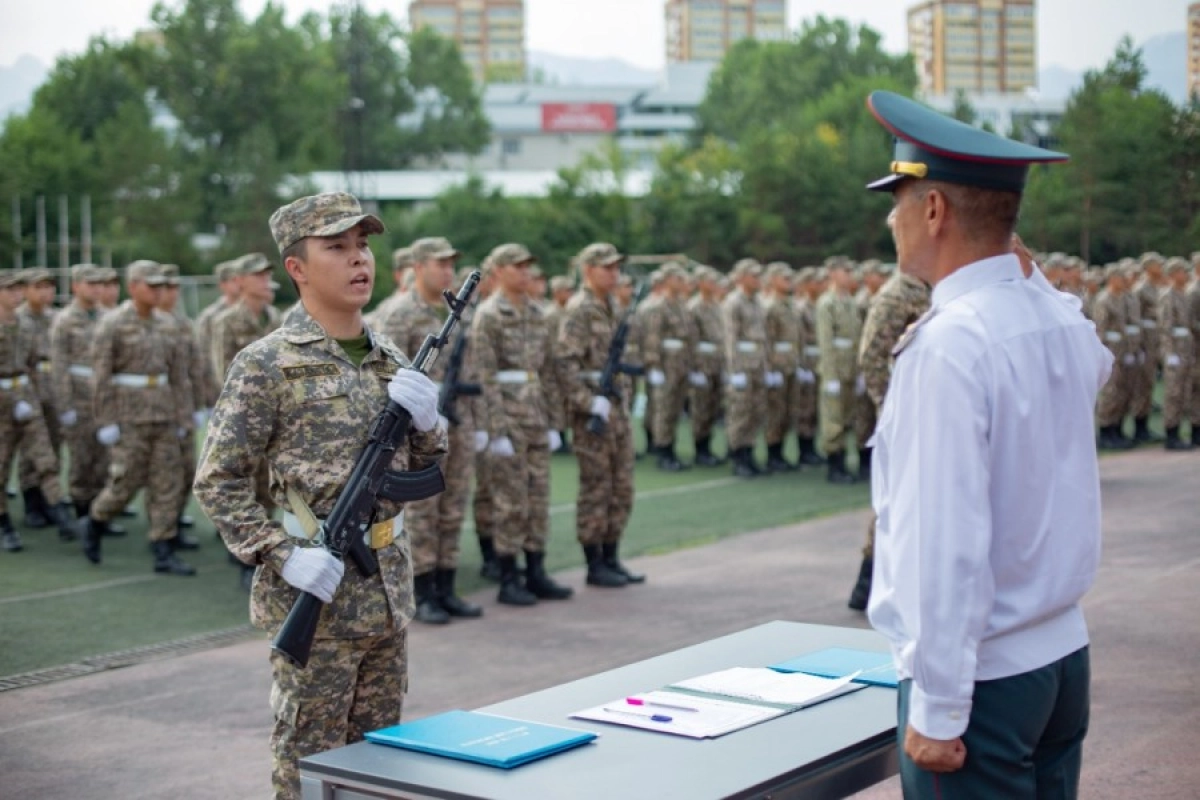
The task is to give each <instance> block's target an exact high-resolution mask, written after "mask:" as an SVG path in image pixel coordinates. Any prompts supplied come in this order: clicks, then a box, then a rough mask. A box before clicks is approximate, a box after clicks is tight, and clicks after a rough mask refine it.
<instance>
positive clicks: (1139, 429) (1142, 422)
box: [1133, 417, 1162, 444]
mask: <svg viewBox="0 0 1200 800" xmlns="http://www.w3.org/2000/svg"><path fill="white" fill-rule="evenodd" d="M1161 441H1162V437H1161V436H1159V435H1157V434H1155V433H1151V431H1150V418H1149V417H1137V418H1136V419H1134V421H1133V442H1134V444H1154V443H1157V442H1161Z"/></svg>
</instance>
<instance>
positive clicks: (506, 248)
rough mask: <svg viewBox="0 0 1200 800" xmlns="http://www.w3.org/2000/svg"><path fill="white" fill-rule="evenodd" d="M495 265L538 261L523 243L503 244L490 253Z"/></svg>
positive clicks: (501, 265)
mask: <svg viewBox="0 0 1200 800" xmlns="http://www.w3.org/2000/svg"><path fill="white" fill-rule="evenodd" d="M488 261H491V262H492V266H493V267H511V266H513V265H514V264H533V263H534V262H536V261H537V259H536V258H534V257H533V254H532V253H530V252H529V250H528V248H526V247H525V245H523V244H511V243H510V244H502V245H500V246H498V247H496V248H494V249H493V250H492V252H491V253H489V254H488Z"/></svg>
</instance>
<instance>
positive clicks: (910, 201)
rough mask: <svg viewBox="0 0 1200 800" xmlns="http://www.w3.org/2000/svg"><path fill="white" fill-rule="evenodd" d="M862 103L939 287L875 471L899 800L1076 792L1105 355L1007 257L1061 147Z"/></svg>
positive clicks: (924, 112) (899, 235)
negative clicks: (1041, 166)
mask: <svg viewBox="0 0 1200 800" xmlns="http://www.w3.org/2000/svg"><path fill="white" fill-rule="evenodd" d="M868 106H869V107H870V109H871V111H872V113H873V114H874V115H875V117H876V118H877V119H878V120H879V122H880V123H881V124H882V125H883V126H884V127H885V128H887V129H888V130H889V131H890V132H891V133H892V134H894V135H895V136H896V148H895V160H894V161H893V162H892V165H891V173H892V174H891V175H889V176H887V177H885V178H883V179H881V180H879V181H876V182H875V183H872V184H871V185H870V186H869V187H868V188H870V189H874V190H877V191H889V192H891V193H892V195H893V200H894V207H893V209H892V212H891V214H890V215H889V217H888V224H889V226H890V227H891V229H892V235H893V238H894V239H895V242H896V250H897V255H898V259H899V265H900V269H902V270H904V271H905V272H907V273H909V274H911V275H913V276H914V277H916V278H919V279H920V280H922V281H925V282H926V283H928V284H930V285H931V286H933V297H932V307H931V309H930V311H929V312H928V313H927V314H925V316H923V317H921V318H920V319H919V320H918V321H917V322H916V323H915V324H914V325H913V326H912V327H911V328H910V329H909V331H908V332H907V333H906V334H905V335H904V336H903V337H902V338H901V340H900V341H899V343H898V344H897V345H896V349H895V351H894V353H895V368H894V371H893V373H892V382H891V386H890V388H889V392H888V395H887V398H886V399H885V401H884V405H883V408H882V409H881V412H880V419H879V424H878V428H877V432H876V435H875V438H874V448H875V455H874V458H873V467H874V469H873V472H872V476H871V488H872V501H873V504H874V506H875V512H876V513H877V514H878V516H879V521H878V523H877V527H876V550H875V568H874V589H873V591H872V594H871V601H870V605H869V606H868V615H869V617H870V620H871V624H872V625H873V626H874V627H875V628H876V629H877V630H878V631H880V632H881V633H882V634H884V635H885V636H886V637H887V638H888V639H889V641H890V642H891V644H892V652H893V655H894V657H895V660H896V665H897V669H898V671H899V674H900V677H901V679H902V680H901V685H900V710H899V726H898V734H899V739H900V749H901V757H900V762H901V768H900V771H901V776H902V783H903V787H904V795H905V797H906V798H934V797H937V798H944V799H945V800H952V799H954V798H967V797H969V798H1049V797H1053V798H1070V797H1075V796H1076V794H1077V792H1078V784H1079V769H1080V757H1081V752H1082V744H1083V738H1084V736H1085V735H1086V733H1087V724H1088V708H1089V701H1088V686H1089V671H1088V632H1087V626H1086V624H1085V622H1084V619H1083V613H1082V611H1081V610H1080V607H1079V601H1080V598H1082V597H1083V595H1084V593H1086V592H1087V590H1088V589H1089V587H1090V586H1091V584H1092V581H1093V579H1094V577H1095V573H1096V566H1097V563H1098V561H1099V557H1100V478H1099V469H1098V465H1097V461H1096V447H1095V440H1094V435H1093V430H1092V409H1093V407H1094V404H1095V401H1096V395H1097V393H1098V392H1099V390H1100V387H1101V386H1103V385H1104V383H1105V381H1106V380H1107V379H1108V376H1109V372H1110V369H1111V366H1112V359H1111V356H1110V355H1109V353H1108V351H1107V349H1105V348H1104V346H1103V345H1102V344H1101V343H1100V341H1099V338H1098V337H1097V336H1096V334H1095V331H1094V328H1093V327H1092V324H1091V323H1090V322H1089V321H1088V320H1087V319H1085V318H1084V316H1083V315H1082V314H1081V313H1080V312H1079V309H1078V304H1075V303H1070V302H1067V301H1066V300H1065V298H1064V297H1063V296H1062V295H1061V293H1059V292H1056V291H1054V290H1053V289H1051V288H1049V287H1048V284H1046V283H1045V281H1039V280H1036V279H1027V278H1026V275H1025V274H1023V272H1022V268H1021V264H1020V262H1019V261H1018V259H1017V256H1016V255H1014V253H1013V252H1012V241H1013V232H1014V228H1015V227H1016V221H1017V215H1018V212H1019V210H1020V201H1021V192H1022V190H1023V188H1024V185H1025V176H1026V173H1027V171H1028V167H1029V165H1030V164H1032V163H1045V162H1053V161H1063V160H1065V159H1066V156H1065V155H1064V154H1062V153H1055V152H1052V151H1048V150H1043V149H1040V148H1036V147H1030V146H1028V145H1024V144H1021V143H1019V142H1014V141H1010V140H1007V139H1002V138H1000V137H997V136H994V135H992V134H989V133H985V132H983V131H980V130H976V129H975V128H972V127H970V126H968V125H963V124H961V123H958V122H955V121H953V120H950V119H948V118H946V117H944V116H942V115H940V114H938V113H936V112H934V111H932V110H930V109H928V108H926V107H925V106H922V105H920V104H918V103H915V102H913V101H911V100H908V99H907V98H903V97H900V96H899V95H895V94H891V93H889V92H874V93H873V94H872V95H871V97H870V99H869V100H868ZM1036 277H1040V276H1035V278H1036Z"/></svg>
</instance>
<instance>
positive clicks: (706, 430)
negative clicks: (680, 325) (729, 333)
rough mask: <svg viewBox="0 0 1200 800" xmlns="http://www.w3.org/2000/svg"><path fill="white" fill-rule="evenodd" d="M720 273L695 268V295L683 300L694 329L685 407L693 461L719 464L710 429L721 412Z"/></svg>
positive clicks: (720, 461)
mask: <svg viewBox="0 0 1200 800" xmlns="http://www.w3.org/2000/svg"><path fill="white" fill-rule="evenodd" d="M720 280H721V273H719V272H717V271H716V270H715V269H713V268H712V267H700V268H699V269H698V270H697V271H696V289H697V291H696V295H695V296H694V297H693V298H692V299H690V300H689V301H688V303H687V309H688V314H689V315H690V316H691V318H692V328H693V329H694V330H695V332H696V349H695V365H696V366H695V369H693V370H692V373H691V375H690V376H689V377H688V382H689V383H690V384H691V390H690V395H689V398H688V408H689V410H690V413H691V417H692V437H693V438H694V439H695V441H696V463H697V464H698V465H699V466H702V467H719V466H721V465H722V464H724V463H725V459H723V458H718V457H717V456H715V455H713V452H712V432H713V428H714V427H715V426H716V422H717V418H718V417H720V416H721V385H722V369H723V365H724V363H725V361H724V356H723V353H724V342H725V333H724V329H723V328H722V327H721V303H720V301H719V300H718V299H717V291H718V283H719V282H720Z"/></svg>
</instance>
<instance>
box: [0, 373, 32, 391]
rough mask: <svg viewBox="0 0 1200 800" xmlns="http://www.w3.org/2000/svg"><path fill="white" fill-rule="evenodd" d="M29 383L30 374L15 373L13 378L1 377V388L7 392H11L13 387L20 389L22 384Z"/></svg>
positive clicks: (26, 384)
mask: <svg viewBox="0 0 1200 800" xmlns="http://www.w3.org/2000/svg"><path fill="white" fill-rule="evenodd" d="M28 385H29V376H28V375H13V376H12V377H11V378H0V389H3V390H5V391H6V392H11V391H12V390H13V389H18V388H20V387H22V386H28Z"/></svg>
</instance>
